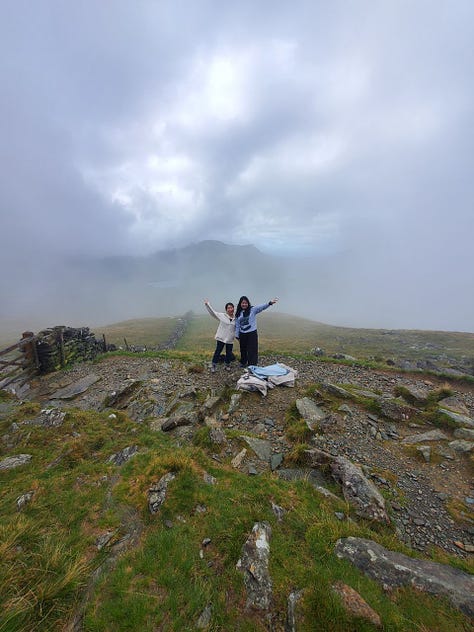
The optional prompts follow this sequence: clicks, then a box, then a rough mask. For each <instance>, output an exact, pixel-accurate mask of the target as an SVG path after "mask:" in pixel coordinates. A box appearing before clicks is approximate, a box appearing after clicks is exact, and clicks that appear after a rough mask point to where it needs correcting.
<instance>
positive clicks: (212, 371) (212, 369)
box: [211, 364, 217, 373]
mask: <svg viewBox="0 0 474 632" xmlns="http://www.w3.org/2000/svg"><path fill="white" fill-rule="evenodd" d="M216 371H217V366H216V365H215V364H213V365H212V366H211V373H215V372H216Z"/></svg>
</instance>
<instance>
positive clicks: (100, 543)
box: [95, 531, 115, 551]
mask: <svg viewBox="0 0 474 632" xmlns="http://www.w3.org/2000/svg"><path fill="white" fill-rule="evenodd" d="M114 535H115V532H114V531H106V532H105V533H103V534H102V535H99V537H98V538H97V539H96V541H95V545H96V547H97V549H98V550H99V551H101V550H102V549H103V548H104V547H105V546H107V545H108V544H109V542H110V541H111V540H112V538H113V537H114Z"/></svg>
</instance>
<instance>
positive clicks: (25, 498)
mask: <svg viewBox="0 0 474 632" xmlns="http://www.w3.org/2000/svg"><path fill="white" fill-rule="evenodd" d="M34 494H35V492H34V491H33V490H32V491H29V492H26V493H25V494H22V495H21V496H18V498H17V499H16V506H17V509H18V511H21V510H22V509H23V507H25V506H26V505H27V504H28V503H29V502H30V501H31V499H32V498H33V496H34Z"/></svg>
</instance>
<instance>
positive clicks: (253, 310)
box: [235, 296, 278, 367]
mask: <svg viewBox="0 0 474 632" xmlns="http://www.w3.org/2000/svg"><path fill="white" fill-rule="evenodd" d="M277 301H278V299H277V298H273V299H272V300H271V301H268V302H267V303H263V304H262V305H251V304H250V301H249V299H248V297H247V296H241V297H240V300H239V303H238V305H237V311H236V313H235V337H236V338H237V339H238V340H239V344H240V366H241V367H246V366H256V365H257V364H258V334H257V314H259V313H260V312H263V310H264V309H268V308H269V307H270V306H271V305H274V304H275V303H276V302H277Z"/></svg>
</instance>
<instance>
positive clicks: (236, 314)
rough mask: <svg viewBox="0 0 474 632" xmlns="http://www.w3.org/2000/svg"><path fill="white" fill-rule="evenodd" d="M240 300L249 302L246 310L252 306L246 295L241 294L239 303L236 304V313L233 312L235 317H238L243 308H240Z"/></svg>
mask: <svg viewBox="0 0 474 632" xmlns="http://www.w3.org/2000/svg"><path fill="white" fill-rule="evenodd" d="M242 301H247V303H248V304H249V306H248V308H247V310H250V308H251V307H252V305H251V304H250V301H249V299H248V298H247V297H246V296H241V297H240V298H239V304H238V305H237V311H236V313H235V317H236V318H238V317H239V315H240V313H241V312H243V311H244V310H243V308H242ZM247 310H246V311H247Z"/></svg>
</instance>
